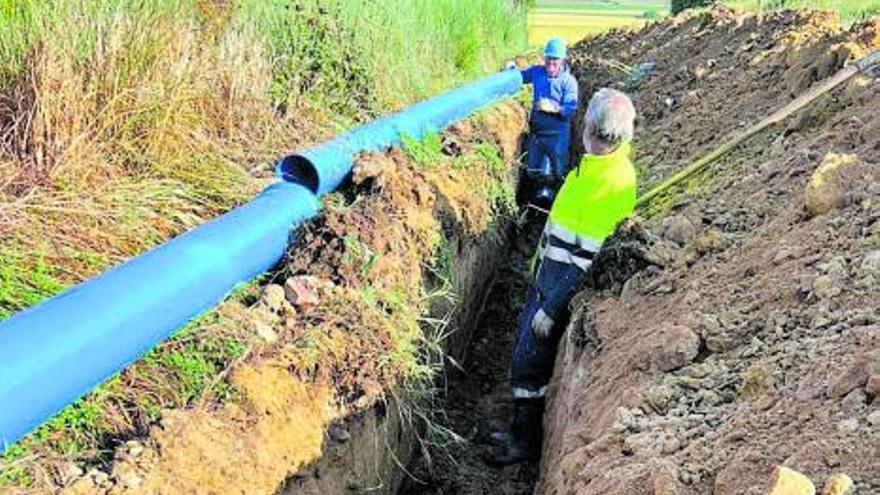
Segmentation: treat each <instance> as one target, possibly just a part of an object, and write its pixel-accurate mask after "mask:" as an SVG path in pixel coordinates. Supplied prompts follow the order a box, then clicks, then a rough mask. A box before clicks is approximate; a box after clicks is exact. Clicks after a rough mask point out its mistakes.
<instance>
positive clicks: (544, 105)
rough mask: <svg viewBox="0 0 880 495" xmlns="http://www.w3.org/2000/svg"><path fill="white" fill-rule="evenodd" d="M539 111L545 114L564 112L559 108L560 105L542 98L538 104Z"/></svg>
mask: <svg viewBox="0 0 880 495" xmlns="http://www.w3.org/2000/svg"><path fill="white" fill-rule="evenodd" d="M538 110H540V111H542V112H544V113H559V112H561V111H562V107H561V106H559V103H556V102H555V101H553V100H549V99H547V98H541V100H540V101H539V102H538Z"/></svg>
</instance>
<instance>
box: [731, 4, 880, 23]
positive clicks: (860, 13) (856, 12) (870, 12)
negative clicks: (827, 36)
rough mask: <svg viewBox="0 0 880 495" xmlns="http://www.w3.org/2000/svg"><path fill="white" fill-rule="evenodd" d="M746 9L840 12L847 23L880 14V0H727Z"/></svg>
mask: <svg viewBox="0 0 880 495" xmlns="http://www.w3.org/2000/svg"><path fill="white" fill-rule="evenodd" d="M725 3H727V4H728V5H731V6H737V7H743V8H746V9H754V10H757V9H764V10H774V9H808V8H809V9H817V10H831V11H834V12H837V13H838V14H840V17H841V19H842V20H843V21H844V22H846V23H853V22H859V21H864V20H867V19H870V18H872V17H876V16H877V15H880V0H726V1H725Z"/></svg>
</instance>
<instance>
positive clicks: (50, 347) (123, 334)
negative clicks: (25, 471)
mask: <svg viewBox="0 0 880 495" xmlns="http://www.w3.org/2000/svg"><path fill="white" fill-rule="evenodd" d="M317 211H318V200H317V198H316V197H315V195H314V194H312V192H311V191H309V190H308V189H306V188H304V187H302V186H300V185H297V184H292V183H283V182H282V183H277V184H273V185H272V186H270V187H268V188H267V189H266V190H265V191H263V192H262V193H261V194H259V195H258V196H257V197H256V198H254V200H252V201H250V202H249V203H247V204H245V205H243V206H241V207H239V208H236V209H234V210H232V211H230V212H229V213H227V214H225V215H223V216H221V217H219V218H217V219H215V220H213V221H211V222H208V223H206V224H205V225H202V226H200V227H198V228H196V229H194V230H192V231H190V232H188V233H186V234H183V235H181V236H179V237H177V238H175V239H172V240H171V241H169V242H167V243H165V244H162V245H160V246H158V247H157V248H155V249H153V250H151V251H149V252H147V253H146V254H143V255H141V256H138V257H136V258H133V259H132V260H130V261H128V262H127V263H125V264H123V265H120V266H118V267H116V268H114V269H111V270H109V271H107V272H105V273H103V274H102V275H100V276H98V277H96V278H94V279H91V280H88V281H86V282H84V283H82V284H79V285H77V286H76V287H73V288H72V289H70V290H68V291H67V292H64V293H63V294H61V295H59V296H57V297H54V298H52V299H49V300H48V301H46V302H44V303H42V304H40V305H37V306H34V307H32V308H29V309H27V310H25V311H23V312H21V313H18V314H16V315H14V316H12V317H10V318H9V319H7V320H4V321H2V322H0V447H3V448H5V447H6V446H7V445H9V444H11V443H13V442H15V441H17V440H18V439H19V438H21V437H22V436H23V435H24V434H26V433H27V432H29V431H31V430H32V429H33V428H35V427H37V426H39V425H40V424H41V423H42V422H43V421H45V420H46V419H48V418H50V417H51V416H52V415H53V414H55V413H57V412H58V411H60V410H61V409H63V408H64V407H65V406H66V405H68V404H69V403H71V402H72V401H74V400H76V398H78V397H80V396H82V395H83V394H85V393H86V392H88V391H89V390H91V389H92V388H94V387H96V386H97V385H99V384H100V383H101V382H103V381H104V380H105V379H107V378H109V377H110V376H112V375H113V374H114V373H117V372H118V371H120V370H121V369H122V368H123V367H125V366H127V365H128V364H130V363H132V362H133V361H134V360H135V359H137V358H138V357H139V356H141V355H142V354H143V353H145V352H146V351H147V350H149V349H150V348H152V347H153V346H155V345H156V344H158V343H159V342H161V341H163V340H164V339H165V338H167V337H168V336H169V334H171V333H172V332H173V331H174V330H175V329H177V328H180V327H181V326H182V325H184V324H185V323H186V322H187V321H188V320H189V319H191V318H192V317H194V316H196V315H198V314H200V313H202V312H204V311H206V310H208V309H210V308H211V307H212V306H213V305H214V304H216V303H217V301H219V300H221V299H222V298H224V297H225V296H226V295H227V294H228V293H229V292H230V291H231V290H232V289H233V288H235V286H237V285H239V284H241V283H244V282H247V281H249V280H252V279H253V278H255V277H256V276H257V275H259V274H261V273H263V272H265V271H266V270H268V269H269V268H271V267H272V266H273V265H274V264H275V263H276V262H277V261H278V259H279V258H280V257H281V255H282V254H283V253H284V251H285V249H286V248H287V246H288V241H289V238H288V236H289V235H290V231H291V227H292V226H293V225H296V224H298V223H300V222H302V221H303V220H306V219H308V218H310V217H311V216H313V215H314V214H315V213H317Z"/></svg>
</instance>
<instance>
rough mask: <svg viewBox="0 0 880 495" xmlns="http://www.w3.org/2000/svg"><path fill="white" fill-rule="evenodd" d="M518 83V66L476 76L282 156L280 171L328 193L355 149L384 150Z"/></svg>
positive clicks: (344, 173) (447, 121)
mask: <svg viewBox="0 0 880 495" xmlns="http://www.w3.org/2000/svg"><path fill="white" fill-rule="evenodd" d="M521 87H522V76H521V75H520V72H519V71H517V70H509V71H504V72H500V73H498V74H495V75H493V76H489V77H486V78H483V79H480V80H479V81H476V82H474V83H471V84H468V85H466V86H462V87H460V88H458V89H456V90H454V91H450V92H448V93H444V94H441V95H438V96H435V97H433V98H430V99H428V100H425V101H423V102H420V103H417V104H416V105H413V106H411V107H409V108H407V109H405V110H403V111H402V112H400V113H398V114H395V115H392V116H390V117H385V118H381V119H378V120H376V121H374V122H371V123H370V124H367V125H363V126H360V127H357V128H355V129H353V130H352V131H349V132H346V133H345V134H342V135H340V136H338V137H336V138H334V139H332V140H330V141H327V142H325V143H323V144H320V145H318V146H315V147H312V148H309V149H307V150H305V151H302V152H300V153H297V154H294V155H289V156H286V157H284V158H283V159H282V160H281V161H280V162H279V163H278V168H277V172H278V175H279V176H280V177H281V178H283V179H285V180H291V181H294V182H298V183H301V184H304V185H306V186H307V187H309V188H311V189H312V190H313V191H315V193H316V194H318V195H322V194H325V193H328V192H330V191H333V190H335V189H336V188H337V187H339V185H340V184H341V183H342V182H343V181H344V180H345V179H346V177H348V175H349V173H350V172H351V167H352V162H353V160H354V157H355V156H356V155H357V154H358V153H361V152H363V151H382V150H386V149H388V148H390V147H391V146H393V145H395V144H400V140H401V136H404V135H406V136H410V137H413V138H415V139H422V138H423V137H424V136H425V134H427V133H428V132H434V131H439V130H441V129H443V128H445V127H446V126H447V125H449V124H451V123H452V122H455V121H456V120H460V119H462V118H464V117H467V116H468V115H470V114H471V113H473V112H474V111H475V110H477V109H479V108H481V107H483V106H486V105H488V104H490V103H492V102H494V101H497V100H500V99H502V98H506V97H509V96H511V95H513V94H515V93H517V92H518V91H519V90H520V88H521Z"/></svg>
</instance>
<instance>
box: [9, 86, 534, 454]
mask: <svg viewBox="0 0 880 495" xmlns="http://www.w3.org/2000/svg"><path fill="white" fill-rule="evenodd" d="M521 85H522V79H521V77H520V75H519V72H518V71H509V72H503V73H500V74H497V75H494V76H490V77H487V78H485V79H482V80H480V81H477V82H475V83H473V84H469V85H467V86H464V87H462V88H459V89H456V90H453V91H450V92H448V93H445V94H443V95H440V96H437V97H434V98H431V99H429V100H426V101H424V102H421V103H419V104H416V105H414V106H412V107H410V108H408V109H406V110H404V111H402V112H400V113H398V114H396V115H393V116H391V117H385V118H382V119H379V120H377V121H375V122H373V123H371V124H368V125H364V126H361V127H358V128H356V129H355V130H353V131H351V132H348V133H346V134H343V135H341V136H339V137H337V138H335V139H333V140H331V141H329V142H327V143H325V144H322V145H319V146H316V147H313V148H309V149H307V150H306V151H304V152H302V153H300V154H296V155H291V156H287V157H285V158H283V159H282V160H281V161H280V162H279V165H278V168H277V169H278V171H279V173H280V174H281V176H282V178H283V179H284V181H282V182H279V183H277V184H273V185H271V186H269V187H268V188H266V190H264V191H263V192H262V193H260V194H259V195H258V196H257V197H256V198H254V199H253V200H252V201H250V202H249V203H247V204H245V205H243V206H241V207H238V208H236V209H234V210H232V211H230V212H228V213H226V214H225V215H223V216H221V217H219V218H217V219H215V220H213V221H211V222H208V223H206V224H205V225H202V226H200V227H197V228H196V229H193V230H192V231H190V232H188V233H186V234H183V235H181V236H179V237H177V238H175V239H172V240H170V241H168V242H166V243H165V244H162V245H161V246H159V247H157V248H155V249H153V250H151V251H149V252H147V253H145V254H143V255H140V256H138V257H136V258H133V259H131V260H130V261H128V262H126V263H124V264H122V265H120V266H118V267H116V268H113V269H111V270H109V271H107V272H105V273H103V274H101V275H100V276H98V277H96V278H94V279H91V280H88V281H86V282H83V283H81V284H79V285H77V286H76V287H73V288H72V289H70V290H68V291H66V292H64V293H62V294H61V295H58V296H56V297H54V298H52V299H49V300H47V301H45V302H43V303H41V304H39V305H37V306H34V307H32V308H29V309H27V310H25V311H22V312H21V313H18V314H16V315H14V316H12V317H10V318H8V319H6V320H4V321H2V322H0V453H2V452H3V451H4V450H5V449H6V447H7V446H8V445H10V444H12V443H14V442H16V441H18V440H19V439H20V438H21V437H22V436H24V435H25V434H27V433H28V432H30V431H31V430H33V429H34V428H36V427H37V426H39V425H40V424H41V423H43V422H44V421H46V420H47V419H49V418H50V417H51V416H52V415H54V414H56V413H57V412H59V411H60V410H61V409H63V408H64V407H65V406H67V405H68V404H70V403H72V402H73V401H75V400H76V399H77V398H79V397H81V396H82V395H84V394H86V393H87V392H88V391H90V390H92V389H93V388H94V387H96V386H97V385H99V384H100V383H101V382H103V381H104V380H106V379H107V378H109V377H110V376H112V375H113V374H115V373H117V372H119V371H120V370H122V369H123V368H124V367H125V366H127V365H129V364H131V363H132V362H133V361H134V360H136V359H137V358H138V357H140V356H141V355H143V354H144V353H145V352H146V351H148V350H149V349H151V348H152V347H154V346H155V345H156V344H158V343H160V342H162V341H163V340H164V339H166V338H167V337H168V336H169V335H170V334H171V333H172V332H174V330H176V329H177V328H180V327H181V326H183V325H184V324H185V323H186V322H187V321H189V320H190V319H191V318H193V317H195V316H197V315H198V314H200V313H202V312H204V311H206V310H208V309H210V308H211V307H212V306H214V305H215V304H216V303H217V302H218V301H220V300H221V299H222V298H223V297H225V296H226V295H227V294H229V292H230V291H232V290H233V289H234V288H235V287H236V286H237V285H239V284H241V283H244V282H247V281H249V280H252V279H253V278H255V277H256V276H258V275H259V274H261V273H263V272H265V271H266V270H268V269H270V268H271V267H272V266H273V265H274V264H276V263H277V262H278V260H280V259H281V257H282V256H283V255H284V253H285V250H286V249H287V247H288V245H289V240H290V239H289V236H290V234H291V232H292V229H293V228H295V227H296V226H297V225H299V224H300V223H301V222H303V221H305V220H307V219H308V218H310V217H312V216H313V215H315V214H316V213H317V211H318V208H319V200H318V197H319V196H321V195H323V194H325V193H328V192H330V191H333V190H335V189H336V188H337V187H338V186H339V185H340V184H341V183H342V182H343V181H344V180H345V178H346V177H347V176H348V175H349V174H350V173H351V166H352V160H353V157H354V155H355V154H357V153H358V152H361V151H365V150H366V151H378V150H383V149H387V148H388V147H389V146H391V145H393V144H396V143H398V142H399V140H400V138H401V135H403V134H407V135H410V136H413V137H416V138H421V137H423V136H424V135H425V133H426V132H428V131H439V130H441V129H442V128H444V127H445V126H447V125H448V124H450V123H452V122H453V121H455V120H458V119H461V118H463V117H466V116H468V115H469V114H471V113H472V112H474V111H475V110H477V109H479V108H480V107H483V106H485V105H487V104H489V103H492V102H494V101H496V100H498V99H500V98H503V97H507V96H511V95H513V94H515V93H516V92H518V91H519V89H520V87H521Z"/></svg>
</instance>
